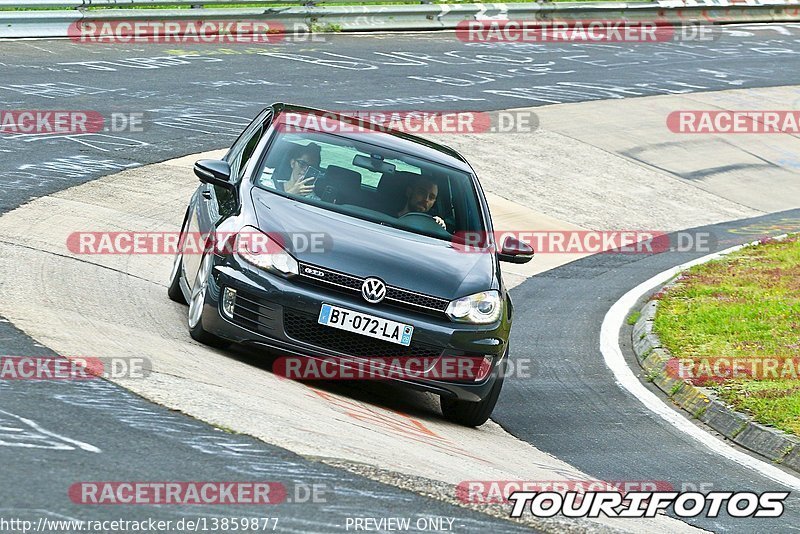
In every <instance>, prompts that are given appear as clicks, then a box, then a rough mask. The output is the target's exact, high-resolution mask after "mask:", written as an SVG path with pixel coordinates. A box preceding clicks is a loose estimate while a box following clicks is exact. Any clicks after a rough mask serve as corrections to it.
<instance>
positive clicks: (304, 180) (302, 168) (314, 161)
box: [283, 143, 321, 197]
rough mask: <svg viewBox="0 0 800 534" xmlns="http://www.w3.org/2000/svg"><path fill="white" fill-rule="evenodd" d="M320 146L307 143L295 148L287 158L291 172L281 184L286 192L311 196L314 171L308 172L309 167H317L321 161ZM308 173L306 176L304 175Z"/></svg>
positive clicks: (314, 176) (314, 178) (315, 176)
mask: <svg viewBox="0 0 800 534" xmlns="http://www.w3.org/2000/svg"><path fill="white" fill-rule="evenodd" d="M320 152H321V148H320V146H319V145H318V144H316V143H309V144H307V145H305V146H301V147H299V148H297V149H296V151H295V153H294V154H292V157H291V159H290V160H289V167H290V168H291V170H292V174H291V176H290V177H289V180H288V181H286V182H285V183H284V184H283V190H284V191H285V192H286V193H292V194H295V195H300V196H304V197H307V196H311V195H313V193H314V180H316V178H317V175H316V173H313V172H309V170H310V169H319V164H320V161H321V157H320ZM307 174H308V176H306V175H307Z"/></svg>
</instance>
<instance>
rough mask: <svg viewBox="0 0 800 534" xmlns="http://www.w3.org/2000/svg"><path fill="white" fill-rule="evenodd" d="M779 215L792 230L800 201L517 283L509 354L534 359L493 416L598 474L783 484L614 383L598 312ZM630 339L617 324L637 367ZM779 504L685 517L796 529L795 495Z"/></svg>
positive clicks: (719, 524) (712, 486) (741, 487)
mask: <svg viewBox="0 0 800 534" xmlns="http://www.w3.org/2000/svg"><path fill="white" fill-rule="evenodd" d="M787 220H790V221H793V223H792V224H791V225H789V224H787V222H786V221H787ZM781 221H783V222H781ZM782 225H784V227H785V228H786V229H787V230H795V231H796V229H797V228H798V226H800V210H793V211H788V212H783V213H778V214H772V215H767V216H764V217H757V218H754V219H746V220H742V221H734V222H730V223H725V224H719V225H713V226H708V227H702V228H696V229H692V230H691V231H689V232H688V233H689V234H690V235H707V234H710V235H712V236H713V238H712V239H710V241H709V242H710V244H711V246H710V247H698V249H697V250H691V251H686V252H680V251H671V252H664V253H661V254H599V255H595V256H590V257H587V258H584V259H581V260H578V261H575V262H572V263H569V264H567V265H564V266H562V267H557V268H555V269H552V270H550V271H547V272H544V273H542V274H539V275H537V276H534V277H532V278H530V279H529V280H528V281H526V282H524V283H523V284H521V285H520V286H518V287H517V288H516V289H515V293H514V298H515V299H516V300H515V302H516V303H517V306H520V303H530V304H529V305H528V306H529V307H528V308H527V309H529V310H531V311H532V313H525V312H524V311H523V312H522V313H520V314H519V315H518V316H517V318H516V319H515V321H514V330H513V331H512V335H511V343H513V346H514V347H515V349H514V351H512V352H513V355H512V359H514V358H523V357H527V358H531V359H532V360H533V361H534V362H535V368H534V372H533V373H532V377H531V378H529V379H515V380H511V381H508V383H507V387H504V388H503V395H502V396H501V398H500V401H499V402H498V406H497V408H496V410H495V412H494V414H493V416H492V419H494V420H495V421H497V422H498V423H500V425H502V426H503V428H505V429H506V430H508V431H509V432H511V433H512V434H514V435H515V436H517V437H519V438H521V439H524V440H525V441H528V442H530V443H533V444H535V445H536V447H537V448H539V449H540V450H543V451H545V452H549V453H551V454H553V455H556V456H558V457H559V458H561V459H563V460H566V461H567V462H568V463H570V464H571V465H573V466H575V467H577V468H579V469H581V470H582V471H584V472H587V473H591V474H592V475H593V476H597V477H598V479H600V480H638V481H658V482H667V483H669V484H670V485H671V486H672V487H673V488H676V489H684V490H686V491H696V490H698V489H702V488H705V489H706V490H712V491H754V492H757V493H761V492H763V491H789V490H790V488H784V487H782V486H780V485H779V484H776V483H775V482H773V481H771V480H768V479H766V478H763V477H761V476H759V475H757V474H756V473H754V472H753V471H751V470H749V469H746V468H744V467H742V466H740V465H737V464H735V463H734V462H732V461H727V460H724V459H722V458H721V457H720V456H718V455H716V454H715V453H713V452H711V451H710V450H707V449H705V448H704V447H702V446H699V445H698V443H697V442H696V441H695V440H694V439H692V438H691V437H688V436H687V435H685V434H683V433H682V432H680V431H678V430H677V429H675V428H673V427H672V426H671V425H669V424H667V423H665V422H664V421H663V420H662V419H661V418H660V417H658V416H657V415H655V414H653V413H652V412H650V411H649V410H647V409H646V408H645V407H644V406H643V405H642V403H641V402H640V401H639V400H638V399H636V398H635V397H633V396H632V395H630V394H629V393H628V392H626V391H624V390H623V389H622V388H620V387H619V386H618V385H617V384H616V383H615V381H614V376H613V374H612V372H611V370H610V369H608V367H606V365H605V363H604V361H603V356H602V354H601V353H600V349H599V339H600V325H601V324H602V323H603V319H604V317H605V314H606V312H608V310H609V308H611V306H612V305H613V304H614V303H615V302H616V301H617V300H618V299H619V298H621V297H622V296H623V295H624V294H625V293H626V292H627V291H628V290H630V289H631V288H633V287H635V286H637V285H638V284H640V283H642V282H644V281H645V280H647V279H649V278H650V277H652V276H654V275H655V274H657V273H660V272H662V271H665V270H667V269H669V268H671V267H674V266H675V265H680V264H682V263H686V262H688V261H691V260H693V259H695V258H698V257H701V256H705V255H707V254H710V253H713V252H718V251H720V250H724V249H726V248H729V247H732V246H735V245H738V244H741V243H748V242H752V241H753V240H756V239H760V238H762V237H764V236H765V235H780V234H781V233H784V230H783V229H781V226H782ZM770 227H774V229H770ZM756 229H762V230H756ZM518 309H520V308H518ZM523 309H524V308H523ZM630 345H631V340H630V328H629V327H627V328H624V329H623V331H622V332H621V334H620V346H621V347H622V348H623V351H624V352H625V353H626V356H627V359H628V363H629V365H630V366H631V368H632V369H633V370H634V372H636V373H637V374H641V373H640V371H641V369H640V368H639V366H638V363H637V362H636V359H635V356H634V355H633V351H632V349H631V348H630ZM520 347H525V348H524V349H520ZM650 389H652V390H653V391H659V390H657V389H656V388H655V387H651V388H650ZM666 402H667V403H669V401H668V400H666ZM786 504H787V506H786V511H785V514H784V516H783V517H781V518H779V519H774V520H769V519H753V520H743V519H737V518H731V517H729V516H727V515H726V514H720V517H719V518H717V519H713V518H705V517H703V518H698V519H696V520H691V519H690V520H687V522H689V523H691V524H693V525H696V526H699V527H701V528H704V529H706V530H712V531H714V532H754V531H759V532H790V531H796V530H798V529H800V500H798V498H797V496H796V495H790V496H789V499H787V501H786Z"/></svg>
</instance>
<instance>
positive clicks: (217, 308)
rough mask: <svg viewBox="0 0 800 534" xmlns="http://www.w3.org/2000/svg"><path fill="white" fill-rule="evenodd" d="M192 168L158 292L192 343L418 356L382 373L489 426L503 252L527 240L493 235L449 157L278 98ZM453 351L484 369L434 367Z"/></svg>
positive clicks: (307, 354)
mask: <svg viewBox="0 0 800 534" xmlns="http://www.w3.org/2000/svg"><path fill="white" fill-rule="evenodd" d="M298 118H305V119H308V118H312V119H314V120H303V121H302V124H301V121H298ZM194 170H195V174H196V175H197V176H198V177H199V179H200V182H201V184H200V186H199V187H198V189H197V191H196V192H195V194H194V195H193V196H192V199H191V201H190V203H189V207H188V209H187V211H186V216H185V218H184V222H183V225H182V228H181V241H180V243H181V244H180V246H179V252H178V254H177V255H176V257H175V262H174V264H173V269H172V273H171V278H170V284H169V291H168V294H169V297H170V298H171V299H173V300H175V301H178V302H183V303H188V304H189V320H188V326H189V332H190V334H191V336H192V337H193V338H194V339H196V340H198V341H200V342H203V343H206V344H210V345H215V346H220V345H225V344H228V343H231V342H235V343H244V344H249V345H256V346H260V347H262V348H264V349H268V350H269V351H270V352H272V353H278V354H281V355H287V356H291V357H293V358H302V359H303V361H316V362H319V361H323V360H330V359H335V361H337V362H338V364H339V365H340V366H343V367H346V366H350V367H352V366H354V365H355V364H356V363H359V364H363V362H365V361H366V362H374V361H375V360H376V359H383V360H386V359H392V361H394V362H397V361H403V360H402V359H403V358H405V359H406V361H407V360H409V359H414V360H415V361H417V362H424V364H423V367H425V372H422V373H416V374H413V373H408V372H406V373H405V374H403V373H396V374H394V375H392V374H391V373H387V374H381V375H380V378H382V379H391V380H395V381H397V382H402V383H404V384H406V385H408V386H410V387H414V388H418V389H422V390H425V391H430V392H433V393H436V394H438V395H439V396H440V399H441V408H442V413H443V414H444V416H445V417H446V418H447V419H450V420H452V421H455V422H458V423H461V424H464V425H469V426H478V425H481V424H483V423H484V422H486V420H487V419H488V418H489V416H490V414H491V412H492V410H493V408H494V406H495V404H496V402H497V399H498V396H499V394H500V390H501V388H502V384H503V376H504V374H505V369H506V365H507V360H508V338H509V333H510V329H511V318H512V310H513V308H512V304H511V299H510V297H509V295H508V293H507V291H506V288H505V286H504V284H503V280H502V277H501V273H500V266H499V261H509V262H515V263H523V262H526V261H529V260H530V259H531V257H532V256H533V250H532V249H531V248H530V247H528V246H527V245H526V244H524V243H521V242H519V241H517V240H516V239H514V238H511V237H509V238H507V239H506V240H505V241H504V242H503V243H502V245H501V246H499V247H498V246H496V244H495V241H494V236H493V230H492V222H491V218H490V215H489V209H488V206H487V203H486V199H485V197H484V194H483V191H482V190H481V187H480V185H479V183H478V180H477V178H476V176H475V173H474V171H473V169H472V168H471V167H470V165H469V164H468V163H467V162H466V160H465V159H464V158H463V157H462V156H461V155H460V154H458V153H457V152H456V151H454V150H452V149H450V148H448V147H445V146H442V145H438V144H436V143H433V142H431V141H428V140H425V139H422V138H419V137H415V136H412V135H409V134H406V133H401V132H397V131H392V130H389V129H386V128H384V127H382V126H381V125H375V124H372V123H369V122H365V121H362V120H360V119H357V118H353V117H349V116H346V115H341V114H336V113H329V112H325V111H321V110H315V109H311V108H305V107H299V106H292V105H287V104H273V105H272V106H270V107H268V108H266V109H264V110H263V111H262V112H261V113H260V114H259V115H258V116H257V117H256V118H255V119H254V120H253V122H252V123H251V124H250V125H249V126H248V127H247V128H246V129H245V131H244V132H243V133H242V134H241V135H240V136H239V138H238V139H237V140H236V142H235V143H234V144H233V146H232V147H231V149H230V150H229V151H228V153H227V154H226V155H225V157H224V158H223V159H222V160H220V161H216V160H202V161H198V162H197V163H196V164H195V169H194ZM192 236H201V238H200V240H201V241H202V246H199V247H198V246H197V242H192V239H190V237H192ZM309 359H310V360H309ZM460 361H469V362H478V363H479V365H477V366H471V365H467V366H464V367H460V366H458V365H456V366H454V367H450V368H451V369H471V370H472V371H471V372H470V373H446V372H442V369H443V368H444V366H443V365H442V364H443V363H444V362H449V363H452V362H456V364H458V363H459V362H460ZM362 369H363V367H362ZM433 371H436V372H433Z"/></svg>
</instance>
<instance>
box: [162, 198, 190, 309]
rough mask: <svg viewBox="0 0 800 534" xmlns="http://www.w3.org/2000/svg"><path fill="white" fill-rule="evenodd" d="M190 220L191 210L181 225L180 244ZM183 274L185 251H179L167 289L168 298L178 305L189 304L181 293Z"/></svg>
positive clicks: (177, 251)
mask: <svg viewBox="0 0 800 534" xmlns="http://www.w3.org/2000/svg"><path fill="white" fill-rule="evenodd" d="M188 219H189V210H188V209H187V210H186V215H184V217H183V223H182V224H181V232H180V234H178V242H179V243H180V241H181V240H180V237H181V236H183V232H184V230H185V228H186V221H187V220H188ZM182 272H183V251H181V250H180V246H179V250H176V251H175V259H173V260H172V272H171V273H170V280H169V287H168V288H167V296H168V297H169V299H170V300H171V301H173V302H177V303H178V304H189V303H188V302H186V297H185V296H184V295H183V291H181V273H182Z"/></svg>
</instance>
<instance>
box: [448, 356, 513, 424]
mask: <svg viewBox="0 0 800 534" xmlns="http://www.w3.org/2000/svg"><path fill="white" fill-rule="evenodd" d="M500 365H502V368H501V372H500V373H498V375H497V378H496V379H495V381H494V384H493V385H492V389H490V390H489V394H488V395H486V397H484V398H483V399H481V400H480V401H478V402H472V401H464V400H459V399H452V398H447V397H440V398H439V405H440V406H441V408H442V415H444V418H445V419H447V420H448V421H452V422H453V423H458V424H460V425H464V426H481V425H482V424H483V423H485V422H486V421H488V420H489V416H490V415H492V410H494V407H495V405H496V404H497V399H498V398H500V390H501V389H503V375H504V374H505V372H504V369H505V362H502V363H501V364H500Z"/></svg>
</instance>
